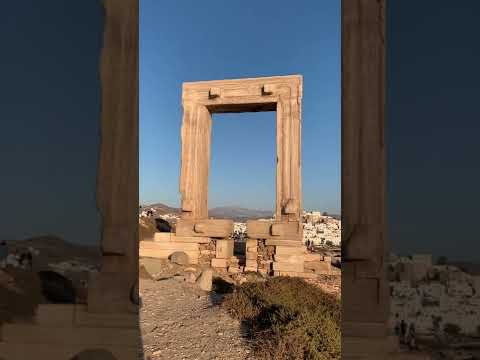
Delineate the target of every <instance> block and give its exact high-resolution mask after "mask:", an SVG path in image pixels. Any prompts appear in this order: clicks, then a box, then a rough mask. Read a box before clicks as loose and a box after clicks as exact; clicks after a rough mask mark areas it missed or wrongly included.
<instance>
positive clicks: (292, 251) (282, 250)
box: [275, 246, 304, 255]
mask: <svg viewBox="0 0 480 360" xmlns="http://www.w3.org/2000/svg"><path fill="white" fill-rule="evenodd" d="M303 254H304V249H303V247H290V246H275V255H303Z"/></svg>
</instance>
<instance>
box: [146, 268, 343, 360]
mask: <svg viewBox="0 0 480 360" xmlns="http://www.w3.org/2000/svg"><path fill="white" fill-rule="evenodd" d="M140 264H141V265H140V269H141V270H140V289H139V292H140V297H141V303H142V306H141V309H140V326H141V331H142V341H143V344H142V346H143V349H142V351H141V352H142V355H143V359H145V360H147V359H151V360H157V359H209V360H213V359H218V360H220V359H255V357H254V356H253V352H252V349H251V347H250V345H249V342H248V339H247V337H246V336H245V335H246V329H244V328H243V327H242V324H241V323H240V322H239V321H237V320H234V319H232V318H231V317H230V316H229V315H228V314H227V313H226V312H225V311H224V310H223V309H222V307H221V306H220V305H219V304H220V303H221V301H222V297H223V295H222V293H221V291H220V287H219V285H218V284H223V286H225V285H227V286H228V285H229V284H230V285H234V284H240V283H243V282H245V281H262V278H261V277H257V278H247V277H246V276H245V275H242V274H227V273H221V272H220V273H218V272H217V273H215V274H214V284H213V291H211V292H207V291H202V290H200V289H199V285H198V284H197V283H195V279H196V278H197V277H199V276H200V274H201V273H202V270H204V269H205V268H207V266H206V265H204V266H201V265H199V266H180V265H177V264H172V263H170V262H168V261H163V260H155V259H141V260H140ZM249 276H250V277H251V276H253V275H251V274H250V275H249ZM220 279H221V280H220ZM308 281H309V282H311V283H314V284H316V285H318V286H319V287H321V288H322V289H324V290H325V291H327V292H330V293H333V294H336V295H337V296H340V276H339V274H337V275H333V276H325V278H322V279H318V280H308ZM215 290H217V291H215Z"/></svg>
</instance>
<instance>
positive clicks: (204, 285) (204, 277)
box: [197, 268, 213, 291]
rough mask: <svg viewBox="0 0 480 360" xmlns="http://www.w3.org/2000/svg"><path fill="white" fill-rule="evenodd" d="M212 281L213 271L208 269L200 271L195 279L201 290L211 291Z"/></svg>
mask: <svg viewBox="0 0 480 360" xmlns="http://www.w3.org/2000/svg"><path fill="white" fill-rule="evenodd" d="M212 281H213V270H212V269H210V268H208V269H205V270H203V271H202V273H201V274H200V276H199V277H198V279H197V285H198V287H199V288H200V289H201V290H204V291H211V290H212Z"/></svg>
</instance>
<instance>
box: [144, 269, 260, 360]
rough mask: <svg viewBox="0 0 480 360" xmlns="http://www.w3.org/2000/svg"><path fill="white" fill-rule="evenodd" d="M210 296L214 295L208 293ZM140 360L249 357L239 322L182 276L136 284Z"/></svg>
mask: <svg viewBox="0 0 480 360" xmlns="http://www.w3.org/2000/svg"><path fill="white" fill-rule="evenodd" d="M212 294H214V295H212ZM140 296H141V298H142V304H143V305H142V308H141V310H140V323H141V329H142V338H143V349H144V354H145V355H144V359H145V360H148V359H151V360H157V359H171V360H175V359H199V360H203V359H205V360H207V359H208V360H214V359H217V360H223V359H225V360H226V359H229V360H230V359H231V360H236V359H239V360H240V359H253V357H252V355H251V351H250V349H249V346H248V344H247V343H246V340H245V339H244V338H243V337H242V333H241V330H240V328H241V326H240V323H239V322H238V321H236V320H234V319H232V318H230V317H229V316H228V315H227V314H226V313H225V312H224V311H223V310H222V309H221V308H220V307H219V306H216V305H215V304H216V303H218V301H219V299H220V298H219V295H215V293H213V292H212V293H210V294H208V293H206V292H202V291H201V290H199V289H198V288H196V287H195V285H194V284H190V283H187V282H184V281H183V279H182V278H181V277H177V278H176V279H175V278H168V279H165V280H159V281H155V280H145V279H141V280H140Z"/></svg>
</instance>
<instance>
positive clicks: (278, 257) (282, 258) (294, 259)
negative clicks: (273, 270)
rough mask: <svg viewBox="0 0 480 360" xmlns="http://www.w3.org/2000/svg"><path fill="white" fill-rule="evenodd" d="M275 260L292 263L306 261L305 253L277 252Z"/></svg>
mask: <svg viewBox="0 0 480 360" xmlns="http://www.w3.org/2000/svg"><path fill="white" fill-rule="evenodd" d="M273 260H275V261H277V262H286V263H292V264H301V263H303V262H304V258H303V255H281V254H275V255H274V256H273Z"/></svg>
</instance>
